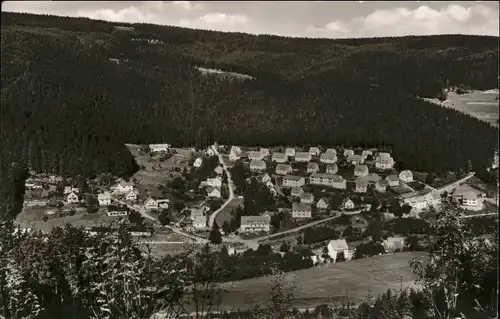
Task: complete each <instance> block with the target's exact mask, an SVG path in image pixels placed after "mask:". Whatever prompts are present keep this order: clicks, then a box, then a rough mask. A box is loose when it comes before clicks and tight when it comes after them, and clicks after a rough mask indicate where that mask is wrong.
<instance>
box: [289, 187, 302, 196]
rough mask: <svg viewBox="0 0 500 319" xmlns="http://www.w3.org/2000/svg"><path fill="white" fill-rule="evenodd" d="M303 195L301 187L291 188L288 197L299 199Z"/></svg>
mask: <svg viewBox="0 0 500 319" xmlns="http://www.w3.org/2000/svg"><path fill="white" fill-rule="evenodd" d="M303 193H304V190H303V189H302V187H292V190H291V191H290V195H292V196H293V197H300V195H302V194H303Z"/></svg>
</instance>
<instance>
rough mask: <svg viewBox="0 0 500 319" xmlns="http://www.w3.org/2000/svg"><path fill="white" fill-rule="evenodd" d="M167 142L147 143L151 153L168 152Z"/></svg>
mask: <svg viewBox="0 0 500 319" xmlns="http://www.w3.org/2000/svg"><path fill="white" fill-rule="evenodd" d="M169 148H170V145H169V144H149V151H150V152H152V153H159V152H168V150H169Z"/></svg>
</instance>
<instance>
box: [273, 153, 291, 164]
mask: <svg viewBox="0 0 500 319" xmlns="http://www.w3.org/2000/svg"><path fill="white" fill-rule="evenodd" d="M271 161H273V162H276V163H286V162H288V156H286V154H285V153H278V152H276V153H273V155H272V156H271Z"/></svg>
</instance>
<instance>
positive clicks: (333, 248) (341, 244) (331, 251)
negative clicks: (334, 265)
mask: <svg viewBox="0 0 500 319" xmlns="http://www.w3.org/2000/svg"><path fill="white" fill-rule="evenodd" d="M327 249H328V255H329V256H330V258H331V259H333V261H336V260H337V256H338V255H339V253H341V252H343V253H344V258H345V260H350V259H351V258H352V256H351V253H350V251H349V246H347V242H346V240H345V239H337V240H331V241H330V242H329V243H328V246H327Z"/></svg>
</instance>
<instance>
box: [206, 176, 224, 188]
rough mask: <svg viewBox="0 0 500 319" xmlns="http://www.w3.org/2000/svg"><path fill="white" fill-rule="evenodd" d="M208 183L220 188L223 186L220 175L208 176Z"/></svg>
mask: <svg viewBox="0 0 500 319" xmlns="http://www.w3.org/2000/svg"><path fill="white" fill-rule="evenodd" d="M207 185H208V186H212V187H217V188H220V187H221V186H222V178H220V177H219V176H217V177H214V178H207Z"/></svg>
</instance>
